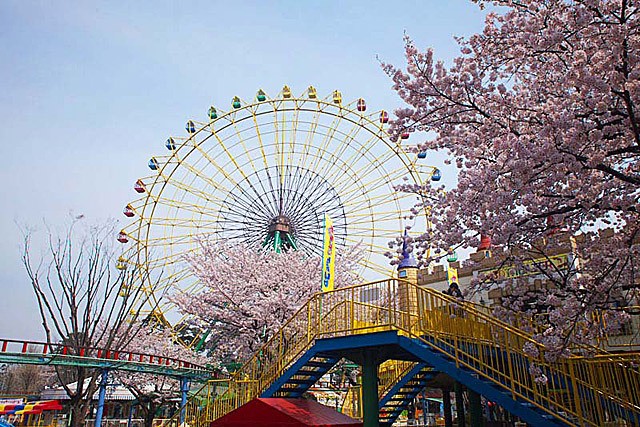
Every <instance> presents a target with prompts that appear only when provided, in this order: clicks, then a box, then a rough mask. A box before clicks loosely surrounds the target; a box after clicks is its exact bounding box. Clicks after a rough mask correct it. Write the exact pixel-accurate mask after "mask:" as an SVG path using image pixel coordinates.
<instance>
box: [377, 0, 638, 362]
mask: <svg viewBox="0 0 640 427" xmlns="http://www.w3.org/2000/svg"><path fill="white" fill-rule="evenodd" d="M476 3H479V4H480V5H481V6H484V5H486V4H492V5H494V6H498V7H497V8H496V9H495V10H496V12H492V13H489V14H488V15H487V18H486V22H485V26H484V30H483V31H482V32H481V33H479V34H475V35H473V36H471V37H469V38H466V39H463V38H459V39H458V42H459V44H460V48H461V50H460V55H459V56H458V57H457V58H455V59H454V60H453V62H452V63H451V64H449V65H447V64H445V63H444V62H442V61H438V60H437V59H436V58H435V55H434V52H433V50H432V49H426V50H420V49H418V48H417V47H416V45H415V44H414V42H413V41H412V40H411V39H409V38H408V37H407V38H406V46H405V54H406V60H407V64H406V70H402V69H399V68H397V67H395V66H393V65H391V64H383V67H384V70H385V71H386V72H387V73H388V75H389V76H390V77H391V78H392V79H393V83H394V89H395V90H396V91H397V93H398V94H399V95H400V97H401V98H402V100H403V101H404V102H405V103H406V104H407V106H406V107H404V108H401V109H398V110H396V115H397V120H395V121H394V122H393V124H392V133H393V134H394V135H396V136H397V135H399V134H401V133H402V132H406V131H409V132H422V133H424V134H426V135H432V136H433V137H427V138H426V139H425V140H424V141H423V142H422V143H420V144H419V146H418V147H417V149H418V150H419V151H426V150H443V151H445V152H447V153H448V154H449V155H450V158H451V162H452V163H454V164H455V165H456V166H457V169H458V184H457V186H456V187H455V188H453V189H451V190H450V191H447V192H446V193H444V192H443V191H442V188H432V187H431V186H424V187H416V186H408V185H405V184H399V186H398V188H399V189H401V190H404V191H408V192H413V193H416V194H419V195H420V196H421V197H422V200H423V202H421V203H420V204H419V205H418V206H416V208H418V209H422V208H424V207H428V209H429V212H430V215H431V220H432V222H433V224H434V230H432V231H431V232H429V233H426V234H423V235H421V236H417V237H415V238H414V240H415V241H414V242H412V244H413V247H414V253H415V254H416V256H418V257H419V258H420V262H421V265H423V266H424V265H428V264H429V263H430V262H431V261H432V260H433V258H434V256H433V254H436V256H438V255H439V256H445V254H446V250H447V249H448V248H450V247H454V248H457V247H462V248H472V247H477V245H478V243H479V238H480V235H488V236H491V238H492V242H493V246H494V252H495V253H496V256H498V257H501V258H500V259H499V260H502V261H503V262H504V263H508V264H517V263H524V262H526V261H531V260H532V259H538V258H544V257H546V256H549V254H550V253H551V248H552V247H553V239H554V236H557V235H558V234H564V235H569V236H574V237H576V238H577V240H578V243H576V245H574V247H573V248H572V253H573V255H574V258H573V259H574V261H573V264H572V266H571V268H570V269H567V270H565V271H554V269H553V268H547V269H545V270H546V271H540V274H541V275H542V276H543V277H544V278H545V280H546V281H548V282H551V283H552V286H546V287H543V288H542V289H534V290H532V289H531V286H529V285H530V282H529V280H528V279H514V280H509V283H508V284H506V285H509V286H511V289H512V290H513V291H512V292H511V294H512V296H513V297H512V298H508V299H506V300H505V304H506V306H505V307H502V309H503V310H502V313H503V314H505V315H506V313H508V312H509V311H512V312H528V313H529V314H531V316H533V315H534V314H539V313H540V312H541V311H542V312H544V313H546V314H547V317H546V322H548V325H549V327H550V328H551V329H545V331H546V333H540V334H539V335H538V338H539V340H540V341H541V342H543V343H545V344H546V345H548V346H549V347H550V348H553V349H554V351H555V353H556V354H560V353H562V349H563V348H566V346H567V345H569V344H570V343H572V342H593V340H595V339H597V337H599V336H601V335H602V334H603V333H606V332H607V331H606V330H605V328H603V326H602V322H601V321H600V320H598V321H594V320H593V319H596V318H598V319H600V318H601V317H599V315H597V312H598V313H599V312H600V311H601V310H605V311H607V310H608V311H609V314H607V316H609V317H610V320H611V322H609V323H610V324H615V323H616V320H615V319H618V321H624V314H621V313H622V312H621V311H620V310H618V309H619V308H620V307H621V306H624V305H629V304H635V303H637V301H638V283H639V279H638V273H637V269H638V265H637V264H638V251H639V249H638V242H639V240H640V235H639V233H640V225H639V222H638V215H639V212H640V161H639V159H640V114H639V112H638V108H637V106H638V103H639V102H640V63H639V61H640V5H639V4H638V3H637V2H635V1H631V0H580V1H565V0H529V1H526V2H522V1H515V0H496V1H476ZM604 228H610V229H611V230H612V231H613V233H609V235H607V236H603V233H602V230H603V229H604ZM398 244H400V242H398ZM392 246H393V245H392ZM496 248H498V249H499V250H496ZM427 254H431V255H432V256H431V257H428V256H427ZM541 270H542V269H541ZM488 282H489V283H487V281H482V280H478V281H476V283H475V284H474V285H473V286H474V288H473V289H472V291H474V290H478V289H480V288H482V287H483V286H484V287H486V286H496V285H497V284H496V282H495V281H490V280H489V281H488ZM500 285H501V286H505V283H504V282H502V283H501V284H500ZM618 323H619V322H618Z"/></svg>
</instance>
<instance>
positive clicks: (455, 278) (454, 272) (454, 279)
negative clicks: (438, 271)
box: [447, 267, 460, 284]
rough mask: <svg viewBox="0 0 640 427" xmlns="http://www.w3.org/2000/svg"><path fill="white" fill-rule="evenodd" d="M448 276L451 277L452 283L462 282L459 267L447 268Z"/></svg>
mask: <svg viewBox="0 0 640 427" xmlns="http://www.w3.org/2000/svg"><path fill="white" fill-rule="evenodd" d="M447 278H448V279H449V284H452V283H457V284H460V282H458V269H457V268H451V267H449V269H448V270H447Z"/></svg>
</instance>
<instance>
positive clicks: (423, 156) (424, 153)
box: [418, 151, 427, 159]
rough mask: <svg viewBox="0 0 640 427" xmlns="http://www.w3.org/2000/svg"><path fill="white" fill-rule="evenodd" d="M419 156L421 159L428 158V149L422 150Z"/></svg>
mask: <svg viewBox="0 0 640 427" xmlns="http://www.w3.org/2000/svg"><path fill="white" fill-rule="evenodd" d="M418 158H419V159H426V158H427V152H426V151H420V152H419V153H418Z"/></svg>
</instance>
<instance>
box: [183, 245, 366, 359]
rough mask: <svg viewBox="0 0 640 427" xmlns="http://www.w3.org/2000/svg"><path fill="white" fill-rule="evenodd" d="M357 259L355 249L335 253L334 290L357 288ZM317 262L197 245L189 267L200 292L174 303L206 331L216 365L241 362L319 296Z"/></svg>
mask: <svg viewBox="0 0 640 427" xmlns="http://www.w3.org/2000/svg"><path fill="white" fill-rule="evenodd" d="M360 254H361V250H360V249H359V248H351V249H345V251H344V252H341V251H338V252H337V259H336V272H335V273H336V274H335V277H336V282H335V283H336V287H343V286H350V285H354V284H357V283H359V281H360V280H359V278H358V276H357V275H356V274H355V273H354V272H353V271H354V270H357V263H358V262H359V260H360V259H361V255H360ZM320 261H321V260H320V257H318V256H307V255H305V254H303V253H301V252H296V251H288V252H284V253H276V252H274V251H263V250H259V249H255V248H250V247H246V246H243V245H231V244H226V243H214V242H210V241H200V250H199V251H198V252H197V253H194V254H192V255H190V256H189V257H188V262H189V263H190V264H191V268H192V269H193V272H194V273H195V275H196V276H197V277H198V278H199V280H200V282H201V284H202V286H203V289H202V291H200V292H199V293H196V294H195V295H194V294H192V293H186V292H179V293H177V294H176V295H174V296H173V297H172V300H173V301H174V302H175V304H176V305H177V306H178V309H179V310H180V311H181V312H182V313H183V314H185V315H187V316H189V318H190V319H191V320H190V321H191V322H192V323H194V325H195V326H197V327H198V328H200V329H202V330H204V331H209V336H208V341H207V347H209V348H210V350H211V354H212V355H213V358H214V360H215V361H217V362H220V363H228V362H238V361H243V360H245V359H246V358H248V357H249V356H250V355H251V354H253V352H255V351H257V350H258V349H259V347H260V346H261V345H262V344H264V343H265V342H266V341H267V340H268V339H269V338H270V337H271V336H272V335H273V334H274V333H275V332H277V331H278V330H279V329H280V327H281V325H282V324H284V323H285V322H286V321H287V320H288V319H289V318H290V317H291V316H292V315H293V314H294V313H295V311H296V310H297V309H298V308H299V307H300V306H302V305H303V304H304V303H305V302H307V300H308V299H309V298H310V296H311V295H313V294H314V293H316V292H319V291H320V281H321V280H320V279H321V269H320Z"/></svg>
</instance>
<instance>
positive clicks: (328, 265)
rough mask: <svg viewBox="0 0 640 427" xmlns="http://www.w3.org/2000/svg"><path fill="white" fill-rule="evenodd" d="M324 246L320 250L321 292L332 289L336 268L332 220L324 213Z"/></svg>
mask: <svg viewBox="0 0 640 427" xmlns="http://www.w3.org/2000/svg"><path fill="white" fill-rule="evenodd" d="M323 240H324V244H323V246H324V248H323V251H322V292H329V291H332V290H333V284H334V281H335V277H334V275H335V269H336V246H335V240H334V233H333V221H332V220H331V217H329V215H327V214H324V239H323Z"/></svg>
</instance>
